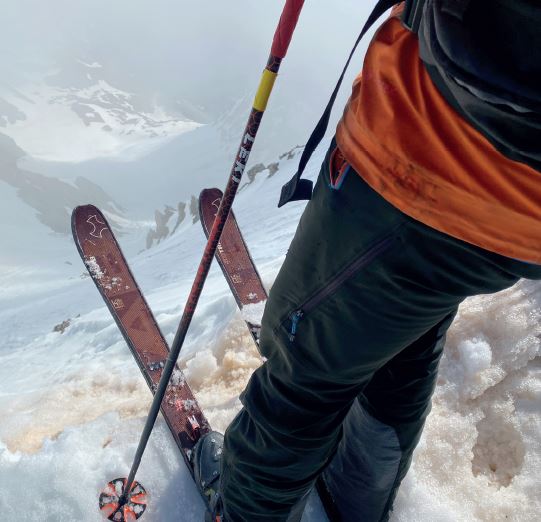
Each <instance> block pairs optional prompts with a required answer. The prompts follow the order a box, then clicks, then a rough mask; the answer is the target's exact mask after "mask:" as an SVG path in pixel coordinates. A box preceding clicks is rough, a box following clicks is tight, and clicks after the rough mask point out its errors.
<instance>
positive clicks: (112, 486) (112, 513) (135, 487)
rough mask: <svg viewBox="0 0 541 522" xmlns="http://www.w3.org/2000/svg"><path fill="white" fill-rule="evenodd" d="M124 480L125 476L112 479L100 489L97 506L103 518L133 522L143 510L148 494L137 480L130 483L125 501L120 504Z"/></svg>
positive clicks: (124, 485) (118, 521)
mask: <svg viewBox="0 0 541 522" xmlns="http://www.w3.org/2000/svg"><path fill="white" fill-rule="evenodd" d="M126 482H127V479H126V478H116V479H113V480H111V481H110V482H108V483H107V485H106V486H105V488H103V490H102V491H101V493H100V498H99V508H100V512H101V514H102V516H103V517H104V518H105V519H107V520H113V521H114V522H134V521H135V520H137V519H139V518H140V517H141V516H142V515H143V513H144V512H145V510H146V508H147V503H148V495H147V492H146V490H145V488H144V487H143V486H142V485H141V484H140V483H139V482H137V481H134V482H133V483H132V487H131V489H130V491H129V493H128V496H127V498H126V500H125V502H123V503H122V504H121V497H122V496H123V494H124V490H125V487H126Z"/></svg>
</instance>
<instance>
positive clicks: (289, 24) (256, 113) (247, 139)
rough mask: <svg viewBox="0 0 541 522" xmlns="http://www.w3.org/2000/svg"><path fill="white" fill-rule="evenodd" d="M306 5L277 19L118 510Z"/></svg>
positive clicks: (289, 0) (293, 4)
mask: <svg viewBox="0 0 541 522" xmlns="http://www.w3.org/2000/svg"><path fill="white" fill-rule="evenodd" d="M303 4H304V0H286V5H285V6H284V9H283V11H282V15H281V17H280V21H279V22H278V27H277V28H276V32H275V34H274V39H273V42H272V48H271V53H270V56H269V59H268V62H267V66H266V67H265V70H264V71H263V74H262V77H261V81H260V84H259V88H258V90H257V93H256V96H255V100H254V104H253V107H252V110H251V112H250V117H249V118H248V123H247V125H246V128H245V130H244V133H243V135H242V139H241V143H240V146H239V149H238V152H237V156H236V158H235V161H234V163H233V167H232V169H231V173H230V175H229V180H228V182H227V186H226V188H225V190H224V195H223V197H222V201H221V203H220V207H219V209H218V212H217V214H216V218H215V220H214V224H213V225H212V229H211V231H210V234H209V237H208V240H207V244H206V247H205V250H204V252H203V257H202V259H201V263H200V264H199V268H198V270H197V274H196V276H195V280H194V282H193V285H192V288H191V291H190V294H189V296H188V300H187V302H186V306H185V307H184V312H183V314H182V318H181V320H180V324H179V327H178V329H177V332H176V334H175V338H174V340H173V345H172V346H171V351H170V352H169V357H168V358H167V361H166V364H165V367H164V369H163V373H162V376H161V379H160V382H159V383H158V387H157V389H156V393H155V394H154V399H153V401H152V405H151V406H150V410H149V413H148V417H147V421H146V423H145V427H144V429H143V433H142V434H141V439H140V441H139V445H138V447H137V451H136V453H135V458H134V461H133V464H132V467H131V470H130V474H129V476H128V479H127V481H126V487H125V489H124V492H123V494H122V497H121V499H120V502H119V509H120V508H121V507H122V506H123V505H124V504H125V503H126V501H127V499H128V498H129V495H130V491H131V488H132V485H133V484H134V479H135V474H136V473H137V469H138V468H139V464H140V463H141V458H142V456H143V453H144V451H145V448H146V445H147V442H148V439H149V437H150V434H151V432H152V429H153V427H154V423H155V422H156V418H157V416H158V412H159V411H160V406H161V403H162V400H163V397H164V395H165V391H166V388H167V385H168V384H169V380H170V379H171V375H172V373H173V370H174V368H175V363H176V361H177V359H178V356H179V354H180V350H181V348H182V345H183V343H184V339H185V338H186V334H187V332H188V328H189V327H190V323H191V321H192V318H193V315H194V312H195V309H196V307H197V303H198V302H199V297H200V296H201V292H202V290H203V285H204V284H205V281H206V279H207V275H208V273H209V270H210V266H211V264H212V260H213V258H214V254H215V253H216V249H217V247H218V242H219V241H220V236H221V234H222V231H223V228H224V226H225V222H226V220H227V216H228V215H229V211H230V210H231V206H232V205H233V201H234V199H235V195H236V193H237V190H238V187H239V184H240V181H241V178H242V174H243V172H244V169H245V168H246V164H247V162H248V158H249V156H250V152H251V150H252V146H253V144H254V141H255V138H256V136H257V131H258V129H259V125H260V124H261V120H262V118H263V114H264V112H265V109H266V107H267V102H268V100H269V98H270V95H271V92H272V89H273V87H274V82H275V80H276V77H277V75H278V70H279V69H280V64H281V62H282V59H283V58H284V57H285V55H286V53H287V49H288V47H289V43H290V42H291V38H292V36H293V32H294V30H295V27H296V25H297V21H298V19H299V15H300V12H301V10H302V7H303Z"/></svg>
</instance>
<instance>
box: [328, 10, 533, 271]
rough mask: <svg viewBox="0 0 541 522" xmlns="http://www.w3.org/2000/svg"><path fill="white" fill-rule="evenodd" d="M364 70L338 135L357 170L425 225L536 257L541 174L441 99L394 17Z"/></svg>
mask: <svg viewBox="0 0 541 522" xmlns="http://www.w3.org/2000/svg"><path fill="white" fill-rule="evenodd" d="M361 76H362V77H361ZM361 76H359V77H358V78H357V79H356V80H355V83H354V84H353V93H352V96H351V98H350V100H349V102H348V104H347V106H346V109H345V112H344V115H343V117H342V119H341V121H340V123H339V125H338V129H337V135H336V139H337V143H338V146H339V148H340V150H341V152H342V154H343V155H344V157H345V158H346V160H347V161H348V162H349V163H350V164H351V165H352V167H353V168H354V169H355V170H356V171H357V172H358V173H359V175H360V176H362V178H363V179H364V180H365V181H366V182H367V183H368V184H369V185H370V186H371V187H372V188H373V189H374V190H376V191H377V192H378V193H380V194H381V195H382V196H383V197H384V198H385V199H386V200H387V201H389V202H390V203H391V204H392V205H394V206H395V207H397V208H398V209H400V210H401V211H402V212H404V213H405V214H408V215H409V216H411V217H412V218H414V219H416V220H418V221H421V222H422V223H425V224H426V225H429V226H431V227H432V228H435V229H437V230H440V231H441V232H445V233H446V234H449V235H451V236H453V237H456V238H459V239H462V240H464V241H467V242H469V243H472V244H474V245H477V246H480V247H482V248H484V249H487V250H490V251H492V252H497V253H499V254H502V255H504V256H507V257H512V258H516V259H522V260H525V261H530V262H534V263H541V173H540V172H538V171H536V170H534V169H532V168H531V167H528V166H527V165H525V164H522V163H519V162H516V161H513V160H510V159H508V158H507V157H505V156H503V155H502V154H501V153H499V152H498V151H497V150H496V149H495V148H494V147H493V146H492V145H491V144H490V142H489V141H488V140H487V139H486V138H485V137H484V136H483V135H482V134H481V133H479V132H478V131H476V130H475V129H474V128H472V127H471V126H470V125H469V124H468V123H467V122H466V121H465V120H464V119H462V117H460V116H459V115H458V114H457V113H456V112H455V111H454V110H453V109H452V108H451V107H450V106H449V105H448V104H447V102H446V101H445V100H444V98H443V97H442V95H441V94H440V93H439V91H438V90H437V88H436V87H435V85H434V84H433V83H432V81H431V79H430V77H429V76H428V73H427V72H426V70H425V68H424V65H423V63H422V62H421V60H420V58H419V49H418V41H417V37H416V36H415V35H414V34H413V33H411V32H409V31H408V30H406V29H405V28H404V27H403V26H402V25H401V22H400V20H399V19H398V18H397V17H395V16H393V17H391V18H390V19H388V20H387V21H386V22H385V23H384V24H383V25H382V26H381V27H380V29H379V30H378V32H377V34H376V36H375V37H374V39H373V41H372V43H371V44H370V47H369V49H368V51H367V54H366V58H365V61H364V67H363V72H362V75H361Z"/></svg>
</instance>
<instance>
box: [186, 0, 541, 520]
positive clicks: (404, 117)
mask: <svg viewBox="0 0 541 522" xmlns="http://www.w3.org/2000/svg"><path fill="white" fill-rule="evenodd" d="M402 9H403V6H400V7H399V8H398V9H397V8H395V9H394V10H393V12H392V14H391V16H390V18H389V19H388V20H387V21H385V22H384V23H383V25H382V26H381V27H380V28H379V30H378V32H377V34H376V35H375V37H374V39H373V41H372V42H371V44H370V46H369V49H368V51H367V54H366V57H365V61H364V65H363V72H362V77H361V76H360V77H359V78H358V79H357V80H356V81H355V83H354V85H353V92H352V95H351V98H350V100H349V102H348V104H347V106H346V108H345V111H344V114H343V117H342V119H341V120H340V122H339V124H338V127H337V131H336V136H335V139H333V141H332V143H331V146H330V149H329V151H328V153H327V156H326V158H325V161H324V163H323V166H322V168H321V172H320V175H319V179H318V181H317V184H316V187H315V190H314V193H313V197H312V200H311V201H310V202H309V203H308V205H307V207H306V209H305V211H304V214H303V216H302V218H301V221H300V224H299V227H298V229H297V232H296V234H295V237H294V239H293V242H292V244H291V247H290V249H289V252H288V254H287V257H286V260H285V262H284V264H283V267H282V269H281V271H280V273H279V275H278V278H277V279H276V282H275V284H274V286H273V288H272V291H271V293H270V298H269V301H268V303H267V306H266V310H265V315H264V317H263V325H262V330H261V341H260V347H261V352H262V354H263V355H264V356H265V357H266V358H267V361H266V362H265V364H263V365H262V366H261V367H260V368H259V369H258V370H257V371H256V372H255V373H254V375H253V376H252V378H251V379H250V382H249V383H248V386H247V388H246V390H245V391H244V393H243V394H242V396H241V400H242V403H243V406H244V407H243V409H242V411H241V412H240V413H239V414H238V415H237V416H236V417H235V419H234V420H233V422H232V423H231V425H230V427H229V428H228V430H227V432H226V434H225V441H224V442H223V453H222V451H221V450H222V447H221V446H222V441H223V439H222V437H221V435H220V434H217V433H211V434H210V435H209V436H207V437H205V438H204V439H202V441H201V443H200V444H199V446H198V447H197V451H196V454H195V469H196V474H197V476H198V477H199V478H200V481H201V482H202V483H203V482H204V486H205V487H206V488H207V489H208V484H209V483H212V484H213V485H212V488H211V489H212V490H213V498H212V502H213V505H214V508H215V515H214V518H213V520H216V521H217V520H222V521H223V520H225V521H227V522H245V521H250V522H252V521H257V522H267V521H269V522H270V521H273V522H275V521H286V520H289V521H291V520H300V515H301V514H302V510H303V508H304V504H305V502H306V499H307V496H308V493H309V492H310V490H311V489H312V488H313V487H314V485H315V483H316V481H317V480H318V477H322V478H320V479H319V480H322V482H321V483H324V484H325V487H326V489H327V491H328V494H329V498H328V499H327V500H330V499H332V500H333V501H334V503H335V508H336V510H337V513H338V516H339V517H341V519H342V520H345V521H357V520H359V521H363V522H375V521H385V520H388V518H389V515H390V512H391V509H392V505H393V500H394V498H395V496H396V493H397V490H398V487H399V485H400V483H401V481H402V479H403V478H404V476H405V474H406V472H407V470H408V467H409V465H410V462H411V459H412V453H413V450H414V448H415V446H416V444H417V443H418V441H419V438H420V436H421V432H422V429H423V425H424V422H425V420H426V417H427V415H428V413H429V410H430V398H431V395H432V392H433V390H434V387H435V384H436V376H437V368H438V362H439V360H440V357H441V355H442V350H443V346H444V341H445V334H446V331H447V329H448V328H449V326H450V325H451V323H452V321H453V318H454V316H455V314H456V311H457V308H458V306H459V304H460V303H461V302H462V301H463V300H464V299H465V298H466V297H468V296H472V295H476V294H481V293H492V292H497V291H500V290H502V289H504V288H507V287H509V286H511V285H513V284H514V283H516V282H517V281H518V280H519V279H520V278H530V279H540V278H541V266H540V265H541V204H540V202H541V183H539V181H540V179H541V178H540V177H539V176H540V170H541V168H540V166H541V146H540V143H541V89H540V78H541V61H539V59H538V57H537V56H536V55H535V53H532V49H539V48H540V47H541V34H540V33H539V31H538V28H539V26H540V25H541V6H540V5H539V3H538V2H534V1H532V0H498V1H493V2H491V3H490V4H489V5H488V6H487V5H486V3H485V2H481V1H480V0H470V1H468V0H462V1H458V0H427V1H426V4H425V6H424V11H423V16H422V18H421V19H420V21H419V25H418V27H414V28H413V29H414V30H413V31H412V30H410V29H409V28H406V27H404V25H403V24H402V23H401V18H400V17H401V12H402ZM220 460H221V472H220V474H219V473H218V470H219V461H220ZM218 475H219V480H218V478H217V477H218ZM320 490H321V492H322V494H324V490H323V488H321V489H320Z"/></svg>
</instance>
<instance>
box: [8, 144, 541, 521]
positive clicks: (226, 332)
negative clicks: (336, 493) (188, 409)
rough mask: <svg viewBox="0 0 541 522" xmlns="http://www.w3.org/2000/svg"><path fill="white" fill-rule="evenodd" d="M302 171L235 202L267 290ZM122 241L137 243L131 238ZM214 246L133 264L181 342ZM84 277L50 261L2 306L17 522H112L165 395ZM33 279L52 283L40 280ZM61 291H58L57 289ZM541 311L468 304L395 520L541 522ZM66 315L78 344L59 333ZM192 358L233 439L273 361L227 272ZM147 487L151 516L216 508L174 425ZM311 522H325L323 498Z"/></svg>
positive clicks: (153, 451) (13, 275) (195, 240)
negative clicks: (250, 387)
mask: <svg viewBox="0 0 541 522" xmlns="http://www.w3.org/2000/svg"><path fill="white" fill-rule="evenodd" d="M323 154H324V147H323V148H322V149H321V150H320V151H319V152H318V153H317V154H316V157H314V159H313V161H312V162H311V164H310V167H309V170H310V171H311V172H310V176H311V177H313V176H314V175H315V173H316V171H317V170H318V166H319V164H320V162H321V161H322V158H323ZM297 161H298V156H297V157H296V158H294V159H293V160H284V161H282V162H281V164H280V170H279V172H278V173H277V174H276V175H275V176H274V177H272V178H270V179H265V177H266V175H265V173H261V174H260V175H259V176H258V177H256V179H255V181H254V182H253V183H252V184H251V185H250V186H249V187H247V189H246V190H243V191H241V192H240V193H239V196H238V200H237V202H236V204H235V213H236V215H237V218H238V220H239V224H240V226H241V228H242V230H243V232H244V235H245V238H246V241H247V243H248V245H249V248H250V250H251V252H252V254H253V256H254V260H255V262H256V264H257V265H258V268H259V270H260V272H261V274H262V277H263V279H264V282H265V284H266V285H267V287H270V285H271V284H272V281H273V280H274V277H275V276H276V273H277V271H278V270H279V267H280V265H281V263H282V262H283V258H284V255H285V252H286V250H287V247H288V244H289V242H290V240H291V238H292V235H293V233H294V229H295V226H296V223H297V221H298V217H299V215H300V212H301V210H302V208H303V204H301V203H294V204H291V205H288V206H287V207H284V208H282V209H280V210H278V209H276V200H277V198H278V194H279V187H280V186H281V184H282V183H283V182H285V181H286V180H287V178H288V177H289V176H290V175H291V173H292V172H294V170H295V166H296V162H297ZM261 216H264V219H265V234H261V228H260V223H261ZM131 240H132V241H135V239H134V238H131ZM140 240H141V237H140V236H137V241H140ZM120 242H121V244H124V243H126V244H128V243H129V242H130V237H129V236H123V237H122V238H121V239H120ZM203 245H204V236H203V232H202V230H201V227H200V224H199V223H196V224H194V225H189V226H184V225H183V226H182V227H181V228H180V229H179V231H178V232H177V233H176V234H175V235H173V236H172V237H170V238H168V239H167V240H164V241H163V242H161V243H160V244H159V245H158V246H156V247H154V248H153V249H151V250H148V251H144V252H142V253H140V254H138V255H136V256H129V261H130V264H131V266H132V269H133V272H134V275H135V277H136V278H137V280H138V281H139V283H140V285H141V288H142V290H143V292H144V293H145V295H146V296H147V298H148V301H149V304H150V306H151V307H152V309H153V311H154V313H155V315H156V318H157V321H158V323H159V325H160V327H161V329H162V331H163V333H164V335H165V337H166V339H167V340H168V342H171V341H172V338H173V336H174V332H175V329H176V327H177V324H178V321H179V318H180V313H181V310H182V306H183V303H184V302H185V300H186V297H187V294H188V291H189V288H190V286H191V282H192V278H193V275H194V274H195V271H196V268H197V264H198V262H199V259H200V255H201V252H202V250H203ZM121 246H122V245H121ZM132 247H133V245H131V247H130V251H136V249H134V248H132ZM73 249H74V250H75V246H73ZM84 269H85V267H84V265H83V263H82V262H81V263H80V264H79V265H78V266H74V267H70V268H69V272H70V275H69V276H68V275H63V274H62V272H61V270H62V267H61V266H60V267H58V264H53V263H51V266H50V267H49V266H47V260H46V259H43V268H42V270H43V273H44V274H45V273H46V274H47V283H48V284H47V285H46V286H45V288H44V287H41V288H40V289H39V291H37V292H36V293H35V294H33V293H32V289H31V288H28V287H27V288H24V285H23V284H22V282H21V280H20V275H21V274H20V273H19V272H18V271H17V270H15V269H14V270H12V271H9V272H5V273H4V274H3V275H2V280H1V282H2V283H3V284H2V286H3V291H4V292H6V293H7V295H9V296H12V297H13V296H16V295H22V296H23V297H24V299H23V298H22V297H19V299H18V305H17V306H18V308H17V309H16V311H14V310H10V309H9V307H8V306H7V303H8V300H7V299H2V300H0V304H2V308H1V309H0V324H1V326H2V331H3V332H8V334H7V341H5V342H6V343H7V344H6V345H5V346H4V347H1V346H0V416H1V418H2V423H1V424H0V506H1V507H2V520H4V521H8V522H12V521H13V522H15V521H17V522H19V521H36V520H39V521H51V522H52V521H55V522H56V521H68V520H70V521H71V520H81V521H95V520H98V519H99V515H98V513H97V497H98V491H99V490H100V488H102V487H103V486H104V485H105V484H106V482H107V481H109V480H111V479H113V478H116V477H118V476H125V475H126V474H127V472H128V469H129V466H130V464H131V459H132V458H133V454H134V451H135V447H136V444H137V441H138V438H139V435H140V432H141V429H142V426H143V422H144V416H145V415H146V412H147V409H148V406H149V404H150V394H149V392H148V389H147V387H146V384H145V382H144V380H143V378H142V377H141V375H140V372H139V369H138V368H137V366H136V364H135V363H134V361H133V359H132V356H131V354H130V352H129V350H128V349H127V347H126V346H125V343H124V341H123V339H122V336H121V334H120V333H119V332H118V330H117V328H116V325H115V324H114V322H113V320H112V318H111V316H110V315H109V312H108V311H107V309H106V308H105V306H103V305H102V303H101V301H100V299H99V296H98V294H97V291H96V289H95V288H94V286H93V284H92V282H91V281H90V279H89V278H83V279H81V278H80V277H73V273H76V274H81V273H82V272H83V271H84ZM66 270H67V269H66ZM32 277H33V279H35V278H36V277H39V270H37V269H36V273H34V274H32ZM55 286H56V288H57V289H58V291H57V292H50V291H45V290H47V288H50V287H55ZM0 297H2V296H0ZM10 299H11V297H10ZM30 299H32V303H31V306H30V305H29V304H28V303H27V302H26V301H28V300H30ZM25 303H26V304H25ZM540 303H541V287H540V286H539V284H537V283H532V282H527V281H522V282H520V283H519V284H518V285H516V286H515V287H513V288H511V289H509V290H507V291H505V292H502V293H501V294H496V295H492V296H480V297H475V298H472V299H469V300H467V301H466V302H465V303H464V304H463V306H462V307H461V308H460V311H459V315H458V317H457V319H456V321H455V324H454V325H453V327H452V329H451V331H450V333H449V336H448V342H447V347H446V353H445V356H444V358H443V360H442V363H441V369H440V378H439V383H438V388H437V390H436V393H435V397H434V406H433V411H432V413H431V415H430V417H429V420H428V422H427V426H426V429H425V432H424V434H423V437H422V440H421V443H420V445H419V447H418V449H417V451H416V452H415V456H414V462H413V466H412V469H411V471H410V473H409V474H408V476H407V477H406V479H405V481H404V483H403V486H402V488H401V490H400V492H399V494H398V497H397V500H396V503H395V512H394V513H393V515H392V518H391V520H392V521H393V522H398V521H400V522H410V521H413V520H416V521H417V520H418V521H422V522H424V521H431V522H434V521H437V522H439V521H442V522H443V521H445V522H447V521H449V522H450V521H453V522H456V521H487V522H488V521H490V522H492V521H532V520H536V519H537V520H539V513H540V512H541V499H540V498H539V491H540V490H541V487H540V486H541V481H540V480H541V479H540V478H539V471H538V470H539V469H540V467H541V400H540V399H541V357H540V355H541V350H540V341H539V335H540V334H541V327H540V312H539V308H540ZM30 311H33V312H31V313H32V314H33V315H32V316H31V317H30V318H29V317H28V316H26V317H25V318H23V319H20V322H18V320H17V319H16V318H17V313H16V312H20V315H22V314H23V313H25V314H28V313H29V312H30ZM247 312H248V311H247ZM259 312H260V311H259V310H258V313H259ZM66 319H69V325H68V326H67V327H66V329H65V331H64V333H59V332H53V331H52V330H53V327H54V326H55V325H57V324H60V323H62V321H64V320H66ZM180 359H181V360H180V365H181V367H182V368H183V369H184V371H185V376H186V378H187V379H188V381H189V382H190V385H191V386H192V387H193V389H194V391H195V393H196V395H197V397H198V399H199V401H200V403H201V405H202V407H203V408H204V409H205V412H206V414H207V416H208V418H209V420H210V421H211V423H212V425H213V427H215V428H216V429H220V430H223V429H224V428H225V427H226V426H227V424H228V423H229V422H230V421H231V420H232V418H233V417H234V415H235V414H236V412H237V411H238V409H239V407H240V403H239V400H238V395H239V393H240V392H241V391H242V389H243V388H244V386H245V384H246V382H247V380H248V378H249V376H250V375H251V373H252V372H253V371H254V369H256V368H257V367H258V366H259V364H261V359H260V357H259V355H258V353H257V350H256V348H255V346H254V344H253V341H252V338H251V336H250V334H249V332H248V330H247V328H246V325H245V324H244V321H243V317H242V314H241V313H240V312H238V311H237V309H236V304H235V301H234V299H233V297H232V296H231V295H230V292H229V289H228V286H227V284H226V282H225V280H224V279H223V277H222V275H221V273H220V271H219V268H218V267H217V265H216V263H215V264H214V266H213V268H212V270H211V273H210V276H209V279H208V281H207V284H206V286H205V290H204V292H203V296H202V299H201V302H200V306H199V308H198V311H197V313H196V315H195V318H194V321H193V324H192V326H191V328H190V332H189V334H188V337H187V340H186V343H185V346H184V348H183V352H182V353H181V358H180ZM138 480H140V481H141V483H142V484H143V485H144V486H145V487H146V488H147V490H148V491H149V492H150V495H151V502H150V507H149V510H148V511H147V514H146V515H145V517H146V518H145V519H147V520H156V521H164V522H169V521H179V520H181V521H186V522H191V521H198V520H201V519H202V513H203V505H202V502H201V500H200V498H199V496H198V493H197V492H196V490H195V487H194V485H193V483H192V481H191V479H190V477H189V474H188V472H187V470H186V469H185V467H184V464H183V463H182V461H181V458H180V456H179V455H178V451H177V449H176V447H175V446H174V443H173V441H172V438H171V437H170V435H169V433H168V431H167V428H166V426H165V423H164V422H163V421H162V420H161V419H160V420H159V421H158V424H157V428H156V430H155V432H154V434H153V435H152V438H151V440H150V444H149V446H148V449H147V452H146V454H145V456H144V458H143V462H142V466H141V470H140V472H139V474H138ZM304 519H305V521H306V522H308V521H310V522H318V521H322V520H324V518H323V517H322V515H321V509H320V507H318V506H317V505H316V504H315V503H314V502H312V503H311V504H310V505H309V508H308V509H307V512H306V515H305V518H304Z"/></svg>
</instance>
